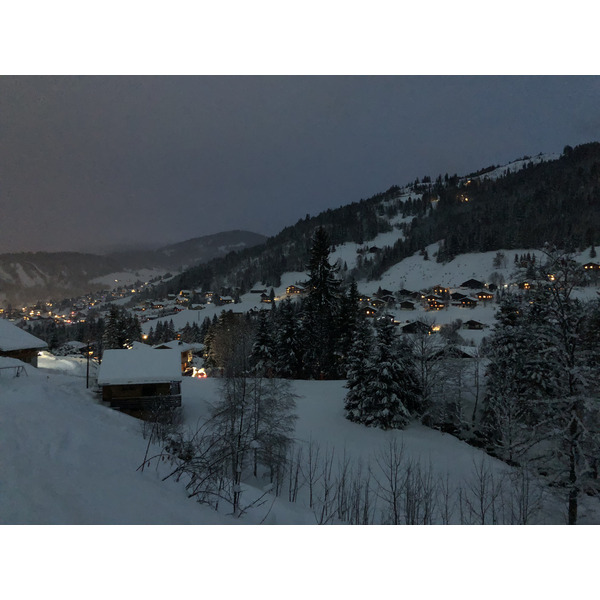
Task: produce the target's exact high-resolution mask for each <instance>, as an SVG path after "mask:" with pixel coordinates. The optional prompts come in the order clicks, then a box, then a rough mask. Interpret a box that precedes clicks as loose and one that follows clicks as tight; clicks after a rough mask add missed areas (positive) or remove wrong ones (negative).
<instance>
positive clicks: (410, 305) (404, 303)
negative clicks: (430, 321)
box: [400, 300, 416, 310]
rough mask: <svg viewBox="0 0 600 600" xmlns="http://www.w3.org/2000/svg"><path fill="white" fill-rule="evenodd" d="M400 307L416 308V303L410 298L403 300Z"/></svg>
mask: <svg viewBox="0 0 600 600" xmlns="http://www.w3.org/2000/svg"><path fill="white" fill-rule="evenodd" d="M400 308H401V309H402V310H415V308H416V306H415V303H414V302H412V301H410V300H403V301H402V302H400Z"/></svg>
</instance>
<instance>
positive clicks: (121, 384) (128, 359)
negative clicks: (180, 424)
mask: <svg viewBox="0 0 600 600" xmlns="http://www.w3.org/2000/svg"><path fill="white" fill-rule="evenodd" d="M180 357H181V354H180V353H179V352H178V351H176V350H162V351H160V352H154V351H149V352H146V351H144V352H142V351H135V350H106V351H105V352H104V356H103V357H102V364H101V365H100V368H99V370H98V385H99V386H100V387H101V388H102V400H103V401H104V402H107V403H108V404H109V405H110V407H111V408H115V409H118V410H122V411H125V412H130V411H131V412H133V413H134V414H137V413H139V412H140V411H147V410H156V409H157V408H173V407H178V406H181V379H182V376H181V360H180Z"/></svg>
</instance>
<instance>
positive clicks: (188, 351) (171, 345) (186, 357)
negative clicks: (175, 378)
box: [154, 340, 193, 373]
mask: <svg viewBox="0 0 600 600" xmlns="http://www.w3.org/2000/svg"><path fill="white" fill-rule="evenodd" d="M154 349H155V350H176V351H177V352H179V353H180V356H181V372H182V373H185V372H186V370H187V369H188V368H191V365H192V358H193V346H192V345H191V344H186V343H185V342H182V341H181V340H173V341H171V342H165V343H164V344H158V345H157V346H154Z"/></svg>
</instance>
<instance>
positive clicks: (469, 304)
mask: <svg viewBox="0 0 600 600" xmlns="http://www.w3.org/2000/svg"><path fill="white" fill-rule="evenodd" d="M460 305H461V306H462V307H463V308H475V307H476V306H477V300H475V298H471V297H470V296H467V297H466V298H463V299H462V300H461V301H460Z"/></svg>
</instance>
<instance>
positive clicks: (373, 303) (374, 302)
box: [371, 298, 385, 308]
mask: <svg viewBox="0 0 600 600" xmlns="http://www.w3.org/2000/svg"><path fill="white" fill-rule="evenodd" d="M371 306H372V307H373V308H382V307H384V306H385V302H384V301H383V300H380V299H379V298H375V300H371Z"/></svg>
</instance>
